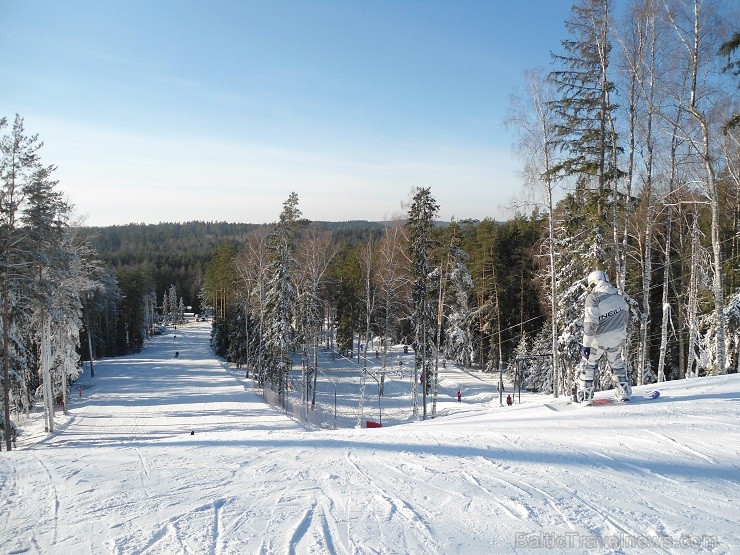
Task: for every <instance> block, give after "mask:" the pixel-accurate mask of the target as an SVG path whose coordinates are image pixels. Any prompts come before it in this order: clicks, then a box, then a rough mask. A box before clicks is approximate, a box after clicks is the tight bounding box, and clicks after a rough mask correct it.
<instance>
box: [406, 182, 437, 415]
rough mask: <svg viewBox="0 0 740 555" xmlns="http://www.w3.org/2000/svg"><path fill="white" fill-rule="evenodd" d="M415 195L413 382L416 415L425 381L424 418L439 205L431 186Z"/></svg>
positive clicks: (411, 227) (411, 222)
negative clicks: (432, 259) (434, 234)
mask: <svg viewBox="0 0 740 555" xmlns="http://www.w3.org/2000/svg"><path fill="white" fill-rule="evenodd" d="M412 194H413V198H412V202H411V205H410V207H409V212H408V220H407V221H406V229H407V231H408V235H409V258H410V259H411V264H412V267H411V273H412V279H413V285H412V293H411V301H412V304H413V312H412V314H411V322H412V325H413V329H414V351H415V354H416V364H415V367H414V370H415V374H414V386H413V389H412V398H413V408H414V416H418V399H417V393H416V391H417V383H418V382H419V380H421V382H422V385H423V387H422V404H423V418H424V419H426V416H427V394H428V393H429V391H430V389H431V385H432V380H433V378H434V368H433V363H434V350H435V346H434V335H435V334H434V330H435V322H436V310H435V306H436V298H435V296H434V284H433V282H432V279H433V276H432V266H431V256H432V251H433V248H434V240H433V236H432V231H433V229H434V218H435V216H436V215H437V212H438V211H439V205H438V204H437V202H436V201H435V200H434V197H432V193H431V189H429V188H421V187H420V188H416V189H413V190H412Z"/></svg>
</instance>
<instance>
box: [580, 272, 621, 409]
mask: <svg viewBox="0 0 740 555" xmlns="http://www.w3.org/2000/svg"><path fill="white" fill-rule="evenodd" d="M586 281H587V283H588V288H589V290H590V292H589V294H588V296H587V297H586V311H585V315H584V317H583V352H582V354H583V360H581V371H580V375H579V379H578V384H577V391H576V398H575V400H576V401H577V402H581V401H590V400H591V399H592V398H593V392H594V371H595V370H596V367H597V366H598V364H599V361H600V360H601V357H602V356H604V355H606V361H607V362H608V363H609V368H610V369H611V371H612V374H613V375H614V377H615V379H616V381H617V389H616V392H615V394H616V397H617V399H619V400H621V401H627V400H629V398H630V395H631V394H632V387H631V386H630V383H629V378H628V377H627V366H626V364H625V362H624V358H623V357H622V348H623V347H624V342H625V340H626V338H627V317H628V315H629V312H628V309H627V302H626V301H625V300H624V299H623V298H622V296H621V295H620V294H619V293H617V290H616V289H615V288H614V287H613V286H612V285H611V284H610V283H609V278H608V277H607V275H606V273H605V272H602V271H601V270H594V271H593V272H591V273H590V274H588V278H587V280H586Z"/></svg>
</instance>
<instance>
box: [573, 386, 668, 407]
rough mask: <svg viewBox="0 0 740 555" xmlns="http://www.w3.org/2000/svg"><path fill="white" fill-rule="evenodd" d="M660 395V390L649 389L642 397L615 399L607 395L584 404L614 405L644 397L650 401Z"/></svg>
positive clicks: (588, 405) (587, 405)
mask: <svg viewBox="0 0 740 555" xmlns="http://www.w3.org/2000/svg"><path fill="white" fill-rule="evenodd" d="M658 397H660V391H657V390H656V391H649V392H648V393H646V394H645V395H643V396H642V397H634V396H633V397H631V398H630V399H624V400H622V399H617V398H616V397H607V398H605V399H592V400H591V402H590V403H587V404H585V405H584V406H586V407H590V406H600V405H616V404H620V403H629V402H630V401H635V400H639V399H645V400H647V401H651V400H652V399H657V398H658Z"/></svg>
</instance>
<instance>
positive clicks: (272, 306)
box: [262, 193, 301, 396]
mask: <svg viewBox="0 0 740 555" xmlns="http://www.w3.org/2000/svg"><path fill="white" fill-rule="evenodd" d="M300 218H301V211H300V210H299V209H298V195H296V194H295V193H291V194H290V196H289V197H288V200H287V201H285V203H283V211H282V212H281V214H280V220H279V221H278V223H277V224H276V225H275V228H274V229H273V231H272V233H271V235H270V250H271V252H272V260H271V262H270V265H269V267H268V272H267V273H268V276H269V281H268V283H267V291H266V294H265V317H264V330H263V334H264V335H263V340H264V357H263V360H262V366H263V368H264V373H265V377H266V379H267V381H269V382H270V384H271V386H272V387H273V388H275V389H276V390H277V393H278V394H279V395H281V396H282V395H283V394H284V392H285V387H286V380H287V373H288V370H289V369H290V366H291V365H292V360H291V357H290V352H291V350H292V348H293V332H294V330H293V317H294V314H295V309H296V300H297V293H296V289H295V284H294V283H293V279H292V273H293V271H294V270H295V266H296V262H295V259H294V258H293V242H294V239H295V235H296V233H297V227H298V224H299V222H300Z"/></svg>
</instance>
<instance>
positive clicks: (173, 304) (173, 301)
mask: <svg viewBox="0 0 740 555" xmlns="http://www.w3.org/2000/svg"><path fill="white" fill-rule="evenodd" d="M169 300H170V303H169V304H170V319H171V321H172V324H173V325H174V326H176V325H177V324H179V323H180V318H179V317H178V314H177V287H175V285H174V284H172V285H170V294H169Z"/></svg>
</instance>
